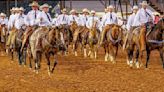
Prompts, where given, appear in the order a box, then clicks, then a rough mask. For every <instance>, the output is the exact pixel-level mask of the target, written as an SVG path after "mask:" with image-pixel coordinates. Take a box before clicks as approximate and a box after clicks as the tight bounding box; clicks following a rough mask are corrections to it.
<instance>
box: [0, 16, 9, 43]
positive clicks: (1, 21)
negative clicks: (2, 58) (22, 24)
mask: <svg viewBox="0 0 164 92" xmlns="http://www.w3.org/2000/svg"><path fill="white" fill-rule="evenodd" d="M7 24H8V19H7V18H6V14H4V13H0V31H1V42H5V38H4V36H6V32H7Z"/></svg>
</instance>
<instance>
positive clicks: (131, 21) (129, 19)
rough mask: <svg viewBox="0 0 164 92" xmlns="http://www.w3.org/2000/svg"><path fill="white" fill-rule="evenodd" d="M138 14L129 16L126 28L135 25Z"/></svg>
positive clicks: (128, 28)
mask: <svg viewBox="0 0 164 92" xmlns="http://www.w3.org/2000/svg"><path fill="white" fill-rule="evenodd" d="M135 16H136V14H135V13H133V14H131V15H130V16H129V18H128V21H127V24H126V28H127V30H130V28H131V27H132V26H133V22H134V18H135Z"/></svg>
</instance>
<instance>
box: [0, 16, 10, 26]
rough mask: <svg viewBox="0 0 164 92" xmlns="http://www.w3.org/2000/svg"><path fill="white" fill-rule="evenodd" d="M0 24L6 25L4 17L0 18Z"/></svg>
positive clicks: (6, 21)
mask: <svg viewBox="0 0 164 92" xmlns="http://www.w3.org/2000/svg"><path fill="white" fill-rule="evenodd" d="M0 25H6V26H7V25H8V19H7V18H4V19H0Z"/></svg>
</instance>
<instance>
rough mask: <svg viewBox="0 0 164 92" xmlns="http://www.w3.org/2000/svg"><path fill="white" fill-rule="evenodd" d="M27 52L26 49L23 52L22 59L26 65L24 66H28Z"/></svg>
mask: <svg viewBox="0 0 164 92" xmlns="http://www.w3.org/2000/svg"><path fill="white" fill-rule="evenodd" d="M26 51H27V50H26V49H25V48H24V49H23V52H22V54H23V56H22V58H23V64H24V66H26V54H27V53H26Z"/></svg>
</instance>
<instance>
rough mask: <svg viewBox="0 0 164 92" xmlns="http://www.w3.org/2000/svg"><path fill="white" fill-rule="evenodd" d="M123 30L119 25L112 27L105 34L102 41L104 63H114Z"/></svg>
mask: <svg viewBox="0 0 164 92" xmlns="http://www.w3.org/2000/svg"><path fill="white" fill-rule="evenodd" d="M122 36H123V29H122V28H121V26H119V25H114V26H113V27H112V28H111V29H110V30H109V31H108V32H107V33H106V34H105V40H104V45H103V46H104V50H105V61H109V59H110V61H111V62H112V63H116V61H115V59H116V56H117V52H118V47H119V45H121V43H122Z"/></svg>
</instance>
